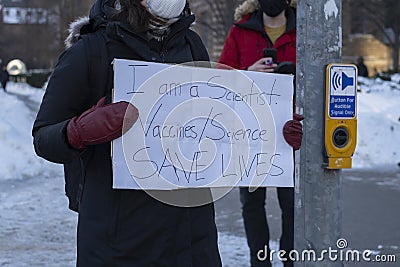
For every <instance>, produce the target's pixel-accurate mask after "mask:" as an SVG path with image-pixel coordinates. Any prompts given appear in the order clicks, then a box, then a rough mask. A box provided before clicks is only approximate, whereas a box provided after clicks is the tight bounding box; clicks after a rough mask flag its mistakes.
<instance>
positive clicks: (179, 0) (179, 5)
mask: <svg viewBox="0 0 400 267" xmlns="http://www.w3.org/2000/svg"><path fill="white" fill-rule="evenodd" d="M185 5H186V0H147V7H148V9H149V11H150V13H151V14H153V15H154V16H157V17H161V18H164V19H172V18H176V17H178V16H179V15H180V14H181V13H182V11H183V9H184V8H185Z"/></svg>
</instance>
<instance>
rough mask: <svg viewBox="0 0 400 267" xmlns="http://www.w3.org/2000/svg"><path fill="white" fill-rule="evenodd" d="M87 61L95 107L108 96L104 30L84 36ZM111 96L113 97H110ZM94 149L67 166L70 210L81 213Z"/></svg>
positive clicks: (67, 191)
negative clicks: (87, 166)
mask: <svg viewBox="0 0 400 267" xmlns="http://www.w3.org/2000/svg"><path fill="white" fill-rule="evenodd" d="M81 38H82V40H83V41H84V44H85V45H84V46H85V52H86V57H87V58H86V59H87V62H88V68H89V69H88V74H89V86H90V90H91V97H90V99H91V102H92V103H89V105H91V106H92V105H94V104H96V103H97V101H98V100H99V99H100V98H102V97H103V96H106V95H107V96H108V93H109V92H108V90H107V88H108V77H109V71H110V69H111V68H109V65H108V51H107V43H106V38H105V36H104V30H102V29H100V30H98V31H96V32H93V33H88V34H85V35H83V36H82V37H81ZM110 96H111V95H110ZM92 153H93V148H87V149H86V150H85V151H84V152H82V153H81V155H80V156H79V157H78V158H76V159H75V160H73V161H72V162H70V163H69V164H66V165H65V177H66V188H65V189H66V195H67V197H68V199H69V208H70V209H71V210H73V211H76V212H79V205H80V202H81V199H82V195H83V190H84V185H85V177H86V164H87V161H89V160H90V159H91V157H92Z"/></svg>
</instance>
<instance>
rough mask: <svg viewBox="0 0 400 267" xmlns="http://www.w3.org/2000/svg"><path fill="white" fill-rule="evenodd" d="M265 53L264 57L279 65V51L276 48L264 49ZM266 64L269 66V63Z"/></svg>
mask: <svg viewBox="0 0 400 267" xmlns="http://www.w3.org/2000/svg"><path fill="white" fill-rule="evenodd" d="M263 53H264V57H270V58H272V63H277V60H276V54H277V51H276V49H275V48H264V50H263ZM272 63H271V64H272ZM266 64H267V62H266Z"/></svg>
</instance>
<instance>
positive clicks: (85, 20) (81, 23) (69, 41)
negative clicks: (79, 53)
mask: <svg viewBox="0 0 400 267" xmlns="http://www.w3.org/2000/svg"><path fill="white" fill-rule="evenodd" d="M88 25H89V17H81V18H78V19H76V20H75V21H73V22H71V23H70V24H69V28H68V37H67V38H66V39H65V41H64V44H65V47H66V48H67V49H68V48H70V47H71V46H73V45H74V44H75V43H76V42H78V40H79V37H80V36H81V29H82V28H83V27H85V26H88Z"/></svg>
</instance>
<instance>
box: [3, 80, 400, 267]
mask: <svg viewBox="0 0 400 267" xmlns="http://www.w3.org/2000/svg"><path fill="white" fill-rule="evenodd" d="M359 86H360V89H361V92H360V93H359V95H358V96H359V104H358V113H359V117H358V144H357V148H356V153H355V155H354V157H353V166H354V167H355V168H377V167H379V168H381V167H390V168H398V167H397V164H398V163H399V162H400V152H399V151H400V142H399V141H398V139H399V137H400V104H399V103H400V75H395V76H393V77H392V82H386V81H383V80H380V79H366V78H360V80H359ZM8 91H9V93H8V94H7V93H4V92H3V91H2V90H0V187H1V189H0V222H1V223H0V241H1V240H3V241H4V240H7V244H4V243H3V244H0V266H52V267H55V266H60V267H61V266H74V258H75V252H74V251H73V250H71V248H70V247H69V246H71V244H72V245H73V244H74V243H75V227H76V214H74V213H72V212H70V211H68V209H67V203H66V201H67V200H66V198H65V197H64V196H63V177H62V168H61V166H58V165H55V164H51V163H48V162H46V161H44V160H42V159H40V158H38V157H37V156H36V155H35V153H34V150H33V146H32V137H31V128H32V123H33V121H34V119H35V113H36V110H37V108H38V106H39V103H40V101H41V98H42V96H43V94H44V90H42V89H35V88H31V87H29V86H28V85H26V84H21V83H12V82H11V83H9V85H8ZM43 191H45V192H51V193H49V194H42V192H43ZM21 192H23V193H21ZM54 196H57V197H54ZM41 203H46V205H44V204H42V205H41ZM43 206H46V209H43V208H41V207H43ZM27 207H28V208H27ZM26 210H27V211H26ZM49 210H51V211H52V212H48V211H49ZM27 220H30V221H29V227H28V228H26V224H27V222H26V221H27ZM52 231H53V232H54V231H56V233H57V235H58V236H54V233H52ZM0 243H2V242H0ZM219 243H220V250H221V256H222V259H223V262H224V266H225V267H229V266H234V267H240V264H239V265H238V263H243V266H246V264H247V263H248V262H249V257H248V248H247V245H246V240H245V238H244V237H243V236H235V235H231V234H228V233H224V232H221V233H219ZM271 246H272V247H273V248H277V242H276V241H272V242H271ZM66 248H68V249H69V250H68V251H66V252H65V251H64V250H65V249H66ZM16 259H19V261H20V263H16V262H15V260H16ZM274 266H280V265H278V264H274Z"/></svg>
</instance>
